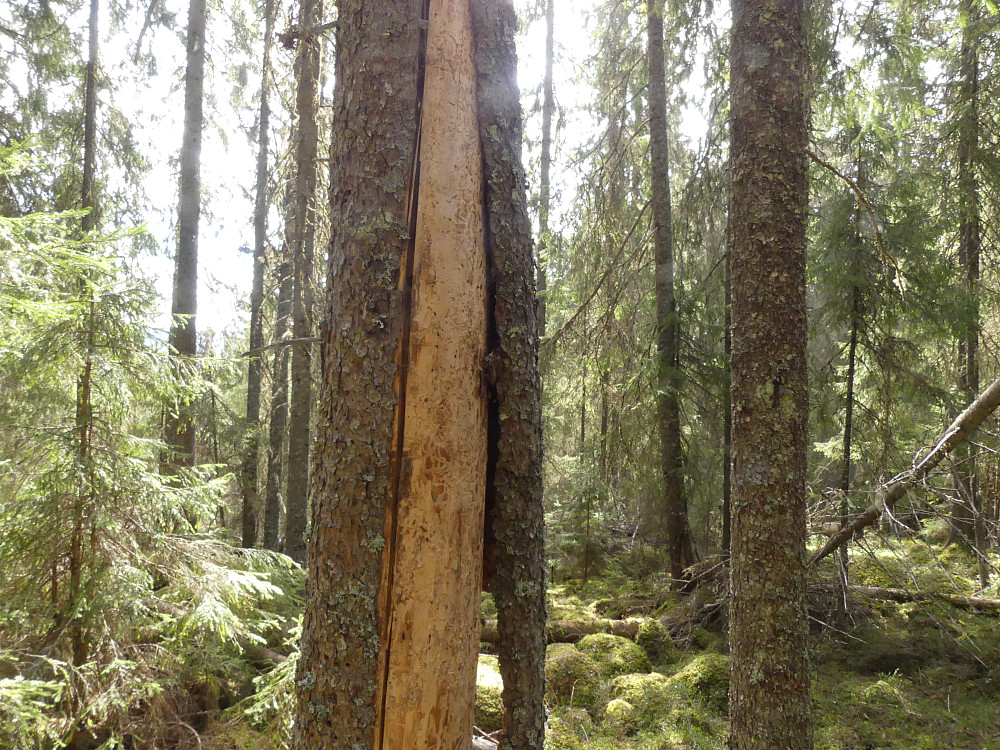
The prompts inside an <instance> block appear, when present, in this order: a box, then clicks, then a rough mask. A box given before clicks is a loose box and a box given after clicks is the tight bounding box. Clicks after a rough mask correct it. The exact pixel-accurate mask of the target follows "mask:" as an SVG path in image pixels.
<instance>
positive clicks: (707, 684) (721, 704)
mask: <svg viewBox="0 0 1000 750" xmlns="http://www.w3.org/2000/svg"><path fill="white" fill-rule="evenodd" d="M670 681H671V682H673V683H676V684H678V685H681V686H683V687H684V688H686V689H687V690H688V691H690V693H691V694H692V695H694V696H696V697H698V698H700V699H701V700H702V701H703V702H704V703H705V704H706V705H708V706H709V707H711V708H713V709H714V710H716V711H719V712H722V713H724V712H725V711H726V710H727V708H728V706H729V657H728V656H723V655H722V654H717V653H715V652H714V651H705V652H703V653H700V654H698V655H697V656H696V657H695V658H694V659H692V660H691V661H690V662H689V663H688V664H687V665H686V666H685V667H684V668H683V669H681V670H680V671H679V672H677V674H675V675H674V676H673V677H671V678H670Z"/></svg>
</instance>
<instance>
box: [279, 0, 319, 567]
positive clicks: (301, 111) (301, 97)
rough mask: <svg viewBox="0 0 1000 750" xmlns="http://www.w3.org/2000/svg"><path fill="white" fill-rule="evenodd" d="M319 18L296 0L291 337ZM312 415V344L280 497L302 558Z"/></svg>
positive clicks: (315, 4)
mask: <svg viewBox="0 0 1000 750" xmlns="http://www.w3.org/2000/svg"><path fill="white" fill-rule="evenodd" d="M322 18H323V2H322V0H301V5H300V6H299V20H298V25H299V29H301V30H302V31H301V32H300V35H299V38H298V46H297V48H296V54H295V111H296V116H297V118H296V122H297V127H296V134H295V193H294V195H295V198H294V202H293V204H292V206H293V207H292V211H293V216H291V217H289V223H290V225H291V227H292V232H291V235H290V239H291V258H292V278H293V280H294V281H293V286H292V289H293V292H292V337H293V338H295V339H308V338H310V337H311V336H312V308H313V296H312V276H313V243H314V241H315V236H316V206H315V203H314V199H315V195H316V149H317V144H318V141H319V137H318V125H317V121H316V98H317V89H318V82H319V66H320V57H321V53H322V42H321V37H320V36H318V34H317V33H316V32H315V31H312V29H316V28H317V27H318V26H319V25H320V22H321V20H322ZM311 415H312V345H311V344H309V343H300V344H295V346H294V347H293V348H292V389H291V400H290V401H289V416H288V485H287V488H286V495H285V508H286V517H285V521H286V523H285V537H286V543H285V552H286V553H287V554H288V556H289V557H291V558H292V559H293V560H296V561H298V562H300V563H301V562H305V556H306V536H305V535H306V514H307V512H308V504H309V422H310V418H311Z"/></svg>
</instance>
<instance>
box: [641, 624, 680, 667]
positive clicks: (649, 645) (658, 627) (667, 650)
mask: <svg viewBox="0 0 1000 750" xmlns="http://www.w3.org/2000/svg"><path fill="white" fill-rule="evenodd" d="M635 642H636V643H637V644H639V646H640V647H641V648H642V650H643V651H645V652H646V656H648V657H649V661H650V662H652V663H653V664H668V663H670V662H671V661H673V660H674V657H675V656H676V654H675V653H674V642H673V640H672V639H671V638H670V631H669V630H667V626H666V625H664V624H663V623H662V622H660V621H659V620H644V621H643V622H641V623H639V633H638V634H637V635H636V638H635Z"/></svg>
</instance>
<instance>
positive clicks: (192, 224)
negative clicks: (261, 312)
mask: <svg viewBox="0 0 1000 750" xmlns="http://www.w3.org/2000/svg"><path fill="white" fill-rule="evenodd" d="M205 16H206V12H205V0H191V4H190V6H189V8H188V26H187V69H186V71H185V73H184V138H183V142H182V144H181V156H180V172H181V174H180V205H179V209H178V219H177V253H176V254H175V256H174V289H173V299H172V303H171V307H170V313H171V315H172V319H171V323H170V336H169V344H170V351H171V354H172V355H175V356H177V357H178V358H179V359H181V360H183V359H185V358H193V357H194V356H195V355H196V354H197V344H198V341H197V329H196V326H195V313H196V312H197V310H198V222H199V219H200V216H201V130H202V122H203V115H202V104H203V102H202V99H203V92H204V83H205V81H204V79H205ZM177 377H181V374H180V372H178V373H177ZM165 440H166V443H167V445H168V446H169V447H170V449H171V451H172V453H171V455H170V456H168V458H167V465H168V468H169V467H171V466H193V465H194V461H195V430H194V424H193V423H192V407H191V404H190V403H181V404H178V408H177V409H176V411H174V410H170V411H168V414H167V420H166V428H165Z"/></svg>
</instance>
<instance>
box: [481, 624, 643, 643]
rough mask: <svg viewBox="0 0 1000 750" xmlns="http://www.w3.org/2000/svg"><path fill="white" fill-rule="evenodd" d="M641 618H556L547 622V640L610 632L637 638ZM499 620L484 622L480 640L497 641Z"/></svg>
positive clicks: (571, 639)
mask: <svg viewBox="0 0 1000 750" xmlns="http://www.w3.org/2000/svg"><path fill="white" fill-rule="evenodd" d="M640 622H641V620H554V621H551V622H548V623H546V624H545V640H546V642H547V643H576V642H577V641H578V640H580V639H581V638H583V637H584V636H585V635H593V634H594V633H610V634H611V635H617V636H621V637H622V638H630V639H632V640H635V637H636V635H638V633H639V623H640ZM497 639H498V636H497V621H496V620H487V621H486V622H484V623H483V627H482V630H481V631H480V635H479V640H480V641H481V642H483V643H496V642H497Z"/></svg>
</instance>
